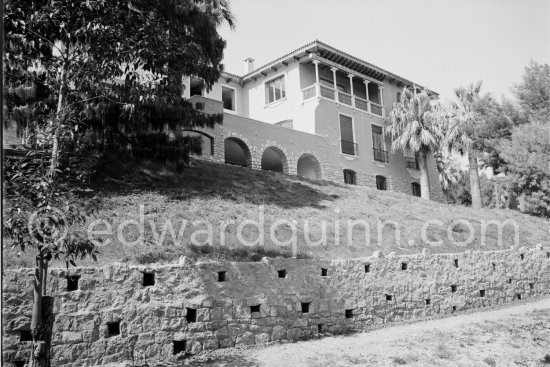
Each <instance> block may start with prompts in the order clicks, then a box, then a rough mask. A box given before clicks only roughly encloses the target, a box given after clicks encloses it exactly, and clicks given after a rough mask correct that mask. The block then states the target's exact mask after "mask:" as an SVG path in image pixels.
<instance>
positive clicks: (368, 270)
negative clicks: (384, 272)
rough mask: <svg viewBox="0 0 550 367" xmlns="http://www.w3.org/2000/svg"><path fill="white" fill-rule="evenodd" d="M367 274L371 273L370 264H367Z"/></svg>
mask: <svg viewBox="0 0 550 367" xmlns="http://www.w3.org/2000/svg"><path fill="white" fill-rule="evenodd" d="M365 273H370V264H365Z"/></svg>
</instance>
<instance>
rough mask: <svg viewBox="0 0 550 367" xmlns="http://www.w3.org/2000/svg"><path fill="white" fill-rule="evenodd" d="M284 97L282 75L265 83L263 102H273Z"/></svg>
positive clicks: (283, 79) (283, 78)
mask: <svg viewBox="0 0 550 367" xmlns="http://www.w3.org/2000/svg"><path fill="white" fill-rule="evenodd" d="M285 97H286V93H285V77H284V76H280V77H278V78H275V79H273V80H270V81H269V82H266V83H265V104H269V103H273V102H275V101H278V100H280V99H283V98H285Z"/></svg>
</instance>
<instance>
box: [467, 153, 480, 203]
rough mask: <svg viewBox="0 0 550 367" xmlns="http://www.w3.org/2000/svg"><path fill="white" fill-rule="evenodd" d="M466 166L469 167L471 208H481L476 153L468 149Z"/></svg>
mask: <svg viewBox="0 0 550 367" xmlns="http://www.w3.org/2000/svg"><path fill="white" fill-rule="evenodd" d="M468 166H469V169H470V194H471V195H472V209H476V210H479V209H481V188H480V186H479V171H478V167H477V154H476V152H475V151H474V150H473V149H471V148H469V149H468Z"/></svg>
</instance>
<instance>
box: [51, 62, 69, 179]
mask: <svg viewBox="0 0 550 367" xmlns="http://www.w3.org/2000/svg"><path fill="white" fill-rule="evenodd" d="M66 84H67V73H66V72H65V67H63V69H62V70H61V87H60V88H59V96H58V98H57V111H56V114H55V124H54V129H55V130H54V133H53V142H52V158H51V163H50V175H51V178H52V179H53V178H54V176H55V169H56V168H57V160H58V155H59V130H60V129H61V125H62V123H63V114H64V111H63V104H64V103H65V91H66V89H67V85H66Z"/></svg>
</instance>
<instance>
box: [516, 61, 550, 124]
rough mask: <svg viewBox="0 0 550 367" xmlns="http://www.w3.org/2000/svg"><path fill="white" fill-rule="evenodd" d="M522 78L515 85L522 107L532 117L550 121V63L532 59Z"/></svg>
mask: <svg viewBox="0 0 550 367" xmlns="http://www.w3.org/2000/svg"><path fill="white" fill-rule="evenodd" d="M522 79H523V80H522V81H521V82H520V83H518V84H516V85H515V86H514V94H515V96H516V98H517V99H518V102H519V104H520V106H521V108H522V109H523V110H524V111H525V113H526V114H527V115H529V116H530V117H531V118H533V119H537V120H542V121H545V122H546V123H550V65H549V64H539V63H537V62H535V61H533V60H531V61H530V62H529V65H527V66H526V67H525V70H524V73H523V78H522Z"/></svg>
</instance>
